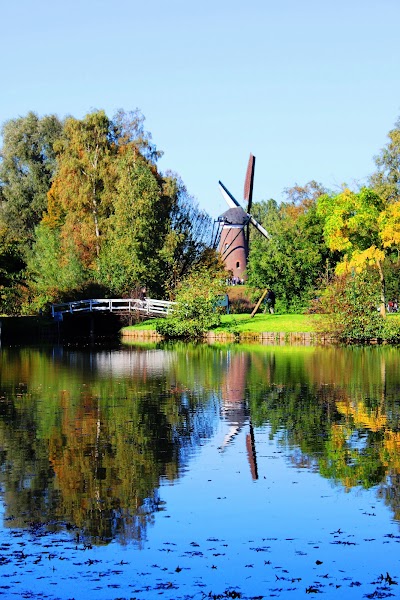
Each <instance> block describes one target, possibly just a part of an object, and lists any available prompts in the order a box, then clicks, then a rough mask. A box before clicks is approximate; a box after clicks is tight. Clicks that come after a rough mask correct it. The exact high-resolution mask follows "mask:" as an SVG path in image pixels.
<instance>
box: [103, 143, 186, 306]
mask: <svg viewBox="0 0 400 600" xmlns="http://www.w3.org/2000/svg"><path fill="white" fill-rule="evenodd" d="M114 169H115V173H116V181H115V194H114V197H113V203H112V214H111V216H110V217H109V219H108V233H107V240H106V242H105V244H104V246H103V247H102V251H101V253H100V257H99V265H100V279H101V281H102V282H104V283H105V284H106V285H107V286H108V287H109V288H110V289H111V290H113V291H114V293H117V294H129V293H130V291H131V290H132V289H133V288H134V287H135V286H137V285H138V284H142V285H146V286H147V287H148V289H149V292H152V293H153V294H160V293H162V291H163V282H164V279H165V275H164V268H163V267H164V266H165V265H164V262H163V260H162V256H161V251H162V249H163V247H164V241H165V236H166V234H167V232H168V228H169V223H170V213H171V209H172V205H173V203H174V201H175V199H174V190H173V189H172V190H171V186H168V182H165V181H164V179H163V178H162V177H161V176H160V175H159V174H158V172H157V169H156V168H155V166H154V165H153V164H152V163H150V162H148V161H147V160H146V159H145V158H144V157H143V156H142V154H141V153H140V152H139V151H138V149H137V147H136V145H135V144H130V145H126V146H123V147H121V148H120V151H119V155H118V157H117V158H116V159H115V161H114ZM168 188H169V189H168ZM171 192H172V193H171Z"/></svg>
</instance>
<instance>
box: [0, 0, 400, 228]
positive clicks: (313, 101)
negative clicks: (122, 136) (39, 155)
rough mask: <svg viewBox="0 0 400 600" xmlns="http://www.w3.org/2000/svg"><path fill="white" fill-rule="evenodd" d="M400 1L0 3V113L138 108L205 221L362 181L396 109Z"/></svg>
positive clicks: (163, 164)
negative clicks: (308, 188) (250, 197)
mask: <svg viewBox="0 0 400 600" xmlns="http://www.w3.org/2000/svg"><path fill="white" fill-rule="evenodd" d="M399 23H400V2H399V0H334V1H331V0H325V1H324V0H301V1H300V0H275V1H271V0H248V1H247V2H244V1H241V2H239V1H237V0H213V1H211V0H202V1H201V2H199V1H193V0H192V1H191V0H185V1H184V0H152V1H151V2H145V1H144V0H143V1H141V2H139V1H137V0H112V1H110V0H79V1H78V0H67V1H64V2H61V0H36V1H35V2H34V1H33V0H15V1H14V2H12V3H11V1H10V0H8V1H5V0H0V24H1V35H0V49H1V57H2V59H1V66H0V73H1V82H2V86H1V93H0V122H1V123H3V122H4V121H6V120H8V119H12V118H16V117H18V116H23V115H25V114H26V113H27V112H28V111H30V110H33V111H34V112H37V113H38V114H39V115H40V116H43V115H45V114H51V113H55V114H57V115H59V116H60V117H64V116H66V115H73V116H75V117H77V118H80V117H83V116H84V115H85V114H86V113H88V112H90V111H91V110H93V109H100V108H101V109H104V110H105V111H106V112H107V114H108V115H109V116H110V117H111V116H113V114H114V113H115V112H116V110H117V109H118V108H124V109H125V110H133V109H135V108H139V109H140V110H141V111H142V113H143V114H144V115H145V117H146V122H145V126H146V128H147V129H148V130H149V131H150V132H151V133H152V136H153V141H154V142H155V143H156V145H157V147H158V148H159V149H160V150H163V151H164V156H163V158H162V159H161V161H160V168H161V169H162V170H163V171H165V170H167V169H170V170H173V171H176V172H177V173H179V174H180V176H181V177H182V179H183V181H184V182H185V184H186V186H187V188H188V190H189V192H190V193H191V194H192V195H193V196H195V197H196V199H197V200H198V202H199V205H200V206H201V207H202V208H204V209H205V210H207V211H208V212H209V213H210V214H211V215H212V216H213V217H216V216H218V215H219V214H220V213H222V212H223V211H224V210H225V209H226V206H225V204H224V200H223V198H222V197H221V196H220V194H219V191H218V179H221V180H222V181H223V182H224V183H225V185H226V186H227V187H228V188H229V189H230V191H231V192H232V193H233V194H234V195H235V196H236V197H237V198H238V199H239V200H241V199H242V195H243V180H244V176H245V170H246V165H247V160H248V156H249V154H250V152H252V153H253V154H254V155H255V156H256V173H255V183H254V200H261V199H267V198H271V197H273V198H275V199H276V200H278V201H280V200H281V199H282V198H283V190H284V189H285V188H287V187H291V186H292V185H294V184H295V183H298V184H305V183H306V182H307V181H309V180H311V179H315V180H317V181H318V182H320V183H322V184H323V185H325V186H326V187H328V188H330V189H333V190H335V189H338V188H339V187H340V186H341V185H342V184H343V183H347V184H349V185H357V184H363V183H365V182H366V181H367V177H368V175H369V174H370V173H371V172H372V171H373V170H374V162H373V157H374V155H376V154H377V153H378V152H379V150H380V149H381V148H382V147H383V146H384V145H385V143H386V141H387V137H386V136H387V133H388V131H389V130H390V129H391V128H392V127H393V125H394V123H395V121H396V120H397V118H398V117H399V116H400V77H399V65H400V36H399Z"/></svg>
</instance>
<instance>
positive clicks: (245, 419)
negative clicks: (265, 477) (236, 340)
mask: <svg viewBox="0 0 400 600" xmlns="http://www.w3.org/2000/svg"><path fill="white" fill-rule="evenodd" d="M249 361H250V356H249V355H248V354H247V353H244V352H238V353H237V354H236V353H235V354H231V355H230V356H229V362H228V365H227V369H226V371H225V375H224V377H223V379H222V382H221V397H222V406H221V414H222V416H223V418H224V420H225V421H226V422H227V423H228V426H229V430H228V432H227V434H226V435H225V437H224V440H223V442H222V444H221V446H220V451H221V452H224V450H225V449H226V448H227V447H228V446H229V445H230V444H232V443H233V441H234V439H235V437H236V436H237V435H238V434H239V433H240V432H241V431H242V429H243V427H246V426H247V425H249V433H248V434H247V435H246V450H247V460H248V463H249V466H250V472H251V476H252V478H253V480H256V479H258V468H257V455H256V446H255V438H254V429H253V425H252V422H251V415H250V410H249V407H248V404H247V402H246V398H245V393H246V381H247V372H248V369H249Z"/></svg>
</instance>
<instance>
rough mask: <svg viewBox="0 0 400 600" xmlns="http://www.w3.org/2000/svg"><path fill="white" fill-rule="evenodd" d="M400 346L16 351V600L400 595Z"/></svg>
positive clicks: (7, 575) (12, 540)
mask: <svg viewBox="0 0 400 600" xmlns="http://www.w3.org/2000/svg"><path fill="white" fill-rule="evenodd" d="M399 356H400V351H399V350H398V349H397V348H389V347H369V348H343V349H342V348H312V347H292V346H281V347H279V346H265V347H261V346H254V347H245V346H232V347H227V346H220V347H219V346H205V345H199V346H194V345H193V346H192V345H184V344H176V345H163V346H156V345H147V346H130V347H122V348H119V349H114V350H105V349H98V350H83V351H81V350H68V349H65V348H61V347H57V348H41V349H32V348H22V349H21V348H3V349H1V351H0V464H1V468H0V485H1V507H0V509H1V512H2V515H1V516H2V519H1V523H2V527H1V529H0V575H1V578H0V597H4V598H16V597H18V598H52V599H54V598H62V599H69V598H75V599H80V598H85V599H98V598H99V599H116V598H136V599H153V598H174V599H175V598H177V599H178V598H198V599H203V598H269V597H280V598H297V597H300V596H304V595H305V594H314V595H315V594H323V595H324V597H325V598H386V597H391V596H399V595H400V590H399V586H398V585H397V584H398V583H399V581H400V545H399V543H400V529H399V519H400V361H399Z"/></svg>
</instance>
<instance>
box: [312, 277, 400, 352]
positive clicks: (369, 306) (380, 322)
mask: <svg viewBox="0 0 400 600" xmlns="http://www.w3.org/2000/svg"><path fill="white" fill-rule="evenodd" d="M318 305H319V308H318V310H319V312H322V313H323V318H322V319H321V321H320V323H319V326H318V328H319V330H320V331H321V332H322V333H324V334H328V335H331V336H333V337H335V338H336V339H337V340H339V341H347V340H351V341H354V342H366V341H368V340H371V339H375V338H378V339H381V340H386V341H395V340H398V339H400V324H398V323H397V322H395V321H393V320H388V319H385V318H384V317H382V315H381V314H380V312H379V305H380V284H379V281H378V279H377V277H376V275H375V274H374V273H372V272H368V271H367V272H363V273H359V274H358V273H354V274H350V275H342V276H336V277H335V278H334V279H333V280H332V281H331V283H330V284H329V285H328V286H327V288H326V289H325V290H324V291H323V293H322V295H321V298H320V299H319V302H318ZM314 308H315V305H314Z"/></svg>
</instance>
